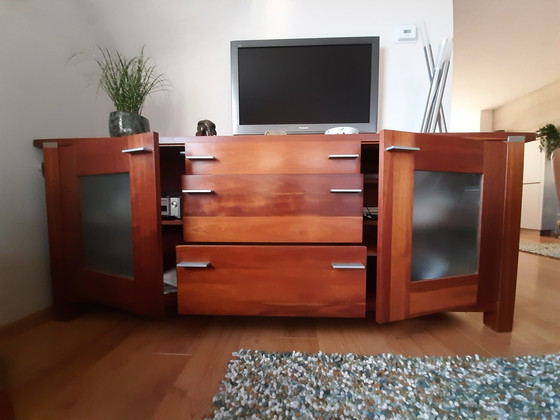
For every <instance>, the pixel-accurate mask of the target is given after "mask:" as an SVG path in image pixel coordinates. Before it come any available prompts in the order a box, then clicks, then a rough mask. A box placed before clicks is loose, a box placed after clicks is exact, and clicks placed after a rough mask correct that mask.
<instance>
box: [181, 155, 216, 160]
mask: <svg viewBox="0 0 560 420" xmlns="http://www.w3.org/2000/svg"><path fill="white" fill-rule="evenodd" d="M185 159H188V160H215V159H216V157H215V156H212V155H196V156H195V155H193V156H189V155H185Z"/></svg>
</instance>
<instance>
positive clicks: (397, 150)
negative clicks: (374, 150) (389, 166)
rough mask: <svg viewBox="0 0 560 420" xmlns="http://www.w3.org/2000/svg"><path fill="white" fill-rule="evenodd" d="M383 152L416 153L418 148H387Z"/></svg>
mask: <svg viewBox="0 0 560 420" xmlns="http://www.w3.org/2000/svg"><path fill="white" fill-rule="evenodd" d="M385 150H387V151H388V152H393V151H395V152H417V151H418V150H420V148H419V147H413V146H389V147H387V148H386V149H385Z"/></svg>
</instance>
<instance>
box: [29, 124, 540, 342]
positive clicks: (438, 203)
mask: <svg viewBox="0 0 560 420" xmlns="http://www.w3.org/2000/svg"><path fill="white" fill-rule="evenodd" d="M534 138H535V136H534V134H532V133H462V134H416V133H407V132H398V131H390V130H384V131H381V132H380V133H378V134H356V135H330V136H328V135H289V136H239V137H230V136H216V137H173V138H171V137H166V138H160V137H159V136H158V134H157V133H144V134H137V135H133V136H127V137H119V138H87V139H86V138H80V139H40V140H35V142H34V145H35V146H36V147H40V148H42V149H43V159H44V162H43V172H44V176H45V187H46V197H47V213H48V228H49V246H50V254H51V276H52V291H53V302H54V308H55V310H56V313H57V316H58V317H59V318H60V319H64V318H69V317H72V316H75V315H76V314H77V313H79V311H80V310H82V307H83V306H84V304H87V303H101V304H106V305H111V306H115V307H119V308H122V309H124V310H127V311H130V312H134V313H137V314H141V315H144V316H149V317H164V316H165V314H166V313H169V312H176V311H178V312H179V313H180V314H212V315H269V316H325V317H333V316H337V317H364V316H365V314H366V312H367V311H374V312H375V318H376V321H377V322H379V323H384V322H391V321H398V320H402V319H406V318H411V317H416V316H421V315H426V314H430V313H436V312H444V311H479V312H484V322H485V324H487V325H488V326H489V327H491V328H493V329H494V330H496V331H511V329H512V327H513V311H514V304H515V285H516V275H517V255H518V241H519V223H520V209H521V189H522V172H523V145H524V143H523V141H531V140H534ZM508 140H509V141H508ZM445 179H448V180H447V181H445ZM449 180H450V181H449ZM440 182H443V183H442V184H441V185H440V184H439V183H440ZM422 188H424V189H422ZM113 190H114V191H113ZM164 196H180V197H181V201H182V218H180V219H177V220H166V219H164V218H162V216H161V202H160V197H164ZM452 198H453V200H452ZM451 201H456V203H455V204H457V203H458V205H457V206H455V207H454V208H453V209H451V207H450V206H451ZM443 213H445V216H442V214H443ZM442 221H443V222H442ZM435 223H440V225H438V224H435ZM434 226H435V228H434ZM445 232H447V233H446V235H447V238H446V237H445V235H444V233H445ZM446 241H450V242H448V243H449V244H447V242H446ZM106 260H108V261H106ZM170 270H171V271H173V270H174V271H175V273H176V276H177V291H176V292H171V293H165V292H164V287H163V283H162V277H163V276H164V273H166V272H169V271H170Z"/></svg>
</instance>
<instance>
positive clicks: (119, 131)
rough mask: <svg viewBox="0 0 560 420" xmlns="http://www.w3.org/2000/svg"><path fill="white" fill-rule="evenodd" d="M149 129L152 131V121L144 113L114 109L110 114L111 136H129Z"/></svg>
mask: <svg viewBox="0 0 560 420" xmlns="http://www.w3.org/2000/svg"><path fill="white" fill-rule="evenodd" d="M148 131H150V122H149V121H148V120H147V119H146V118H144V117H143V116H142V115H138V114H135V113H133V112H125V111H113V112H111V113H110V114H109V134H110V135H111V137H121V136H129V135H131V134H138V133H147V132H148Z"/></svg>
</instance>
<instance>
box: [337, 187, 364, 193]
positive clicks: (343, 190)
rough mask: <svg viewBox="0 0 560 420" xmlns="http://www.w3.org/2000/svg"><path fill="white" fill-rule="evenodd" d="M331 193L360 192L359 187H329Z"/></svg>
mask: <svg viewBox="0 0 560 420" xmlns="http://www.w3.org/2000/svg"><path fill="white" fill-rule="evenodd" d="M331 192H332V193H361V192H362V189H361V188H331Z"/></svg>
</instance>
